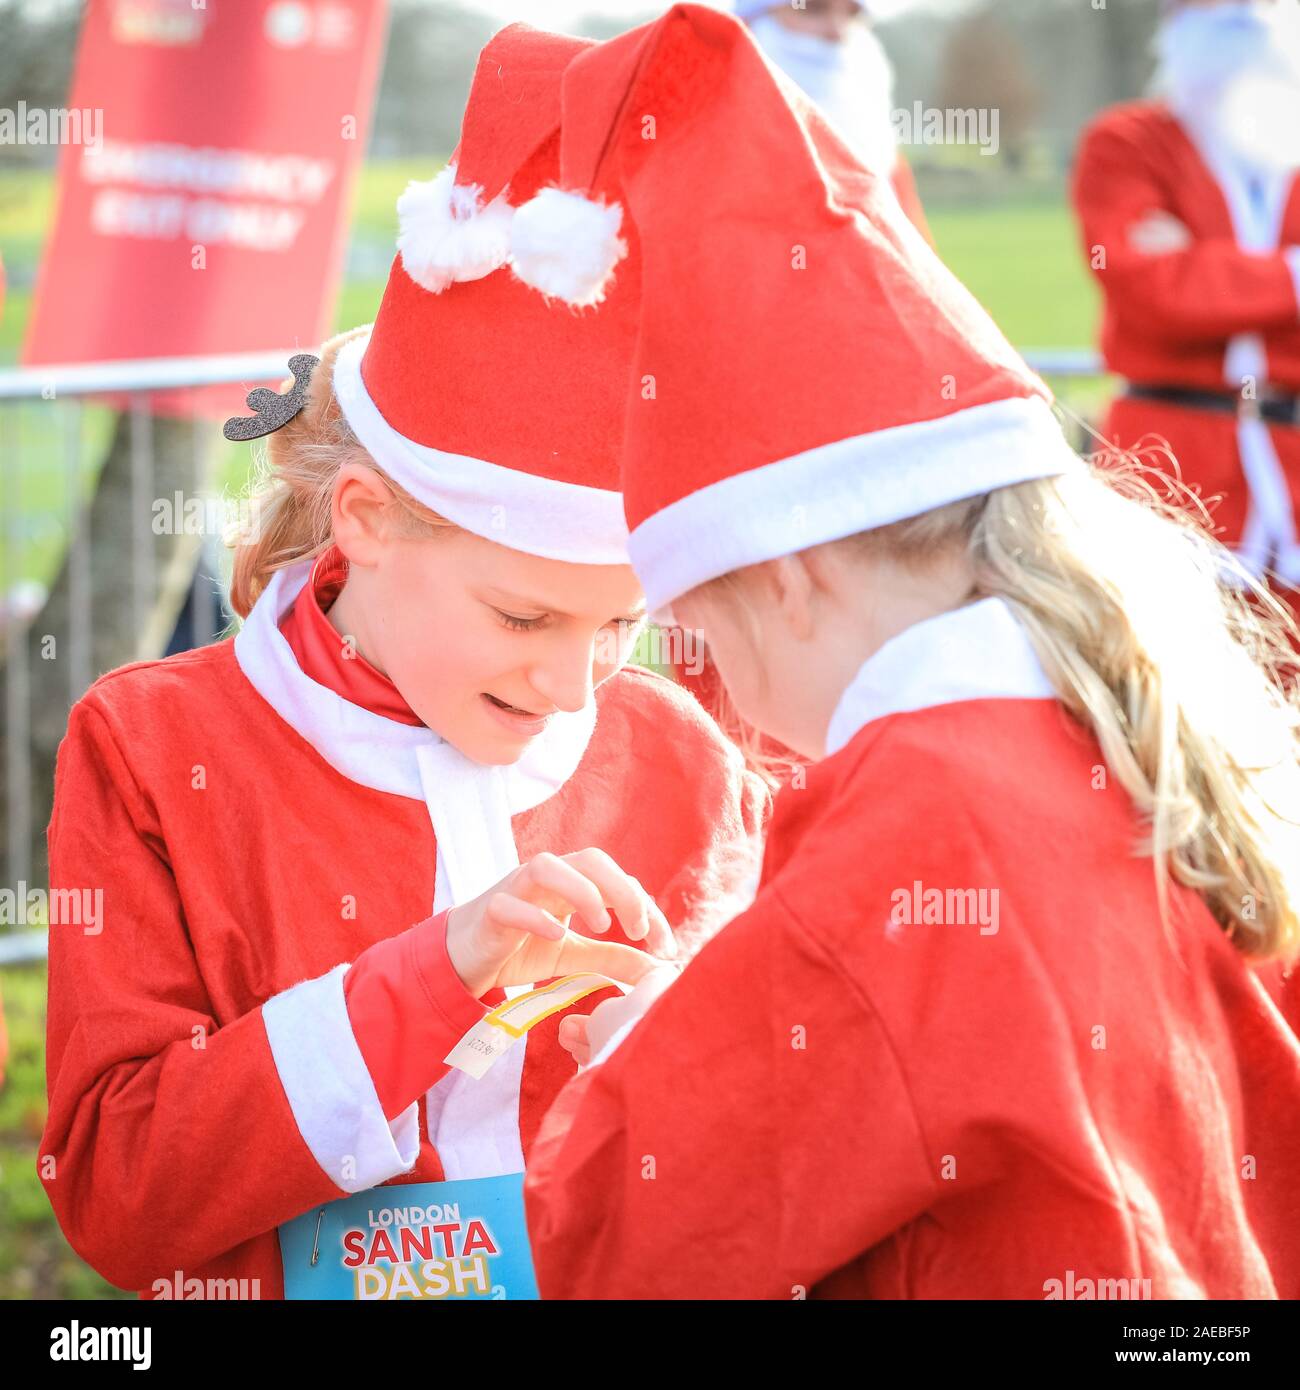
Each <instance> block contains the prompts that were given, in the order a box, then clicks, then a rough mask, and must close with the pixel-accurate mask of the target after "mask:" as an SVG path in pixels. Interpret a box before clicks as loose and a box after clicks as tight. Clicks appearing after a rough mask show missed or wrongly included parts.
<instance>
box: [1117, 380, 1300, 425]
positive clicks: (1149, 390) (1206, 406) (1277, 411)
mask: <svg viewBox="0 0 1300 1390" xmlns="http://www.w3.org/2000/svg"><path fill="white" fill-rule="evenodd" d="M1124 394H1125V395H1126V396H1128V397H1130V398H1132V399H1134V400H1141V401H1165V402H1167V403H1168V404H1169V405H1182V406H1187V407H1188V408H1190V409H1192V410H1218V411H1221V412H1223V413H1224V414H1226V415H1258V416H1259V417H1260V418H1261V419H1263V420H1268V421H1269V422H1270V423H1271V424H1275V425H1295V426H1297V427H1300V396H1289V395H1282V394H1280V393H1273V394H1270V395H1268V396H1265V397H1264V398H1263V399H1262V400H1255V399H1251V398H1247V397H1244V396H1239V395H1234V394H1232V393H1230V392H1226V391H1198V390H1196V389H1195V388H1193V387H1189V386H1142V385H1138V384H1135V383H1132V382H1130V383H1129V385H1128V386H1126V387H1125V389H1124Z"/></svg>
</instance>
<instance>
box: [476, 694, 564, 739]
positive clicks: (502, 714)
mask: <svg viewBox="0 0 1300 1390" xmlns="http://www.w3.org/2000/svg"><path fill="white" fill-rule="evenodd" d="M483 701H484V703H485V704H486V706H487V709H488V712H489V713H490V714H491V715H492V716H493V718H494V719H496V720H497V721H498V722H499V723H502V724H504V725H505V726H506V728H508V729H511V730H512V731H513V732H515V733H521V734H540V733H541V732H542V730H543V729H544V728H546V724H547V721H548V720H549V719H550V717H551V716H550V715H549V714H534V713H533V711H532V710H527V709H520V708H519V706H518V705H509V704H507V703H506V702H505V701H504V700H499V699H497V697H496V696H495V695H489V694H488V693H487V691H484V692H483Z"/></svg>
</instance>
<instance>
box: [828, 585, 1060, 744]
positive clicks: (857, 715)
mask: <svg viewBox="0 0 1300 1390" xmlns="http://www.w3.org/2000/svg"><path fill="white" fill-rule="evenodd" d="M1055 698H1056V690H1055V688H1054V687H1053V685H1052V683H1051V681H1049V680H1048V679H1047V674H1046V672H1045V671H1044V670H1043V667H1042V663H1041V662H1040V661H1039V660H1038V654H1037V652H1035V650H1034V647H1033V644H1032V643H1031V642H1030V640H1029V634H1028V633H1027V632H1026V631H1025V629H1024V627H1023V626H1022V625H1021V623H1020V621H1019V619H1018V618H1017V617H1016V615H1015V613H1014V612H1013V611H1012V608H1011V605H1010V604H1009V603H1007V601H1006V600H1005V599H1002V598H984V599H980V600H979V601H978V602H976V603H971V604H967V605H966V607H964V608H954V609H953V610H952V611H951V612H948V613H940V614H939V615H938V617H935V618H927V619H926V620H925V621H924V622H920V623H914V624H913V625H912V626H911V627H909V628H904V630H903V631H902V632H900V633H899V634H898V635H897V636H896V637H891V638H890V639H889V641H888V642H886V643H885V644H884V646H883V647H881V648H879V650H877V651H875V652H873V653H872V655H871V656H869V657H868V658H867V659H866V661H864V662H863V663H862V665H861V667H859V669H858V673H857V675H856V676H854V677H853V679H852V680H851V681H850V682H849V685H848V688H847V689H846V690H845V691H844V694H843V695H841V696H840V700H839V703H838V704H837V705H836V706H835V713H834V714H832V715H831V722H830V725H829V726H828V728H827V730H826V756H827V757H828V758H829V757H830V756H831V755H832V754H833V753H838V752H839V751H840V749H841V748H843V747H844V746H845V744H847V743H848V742H849V740H850V739H851V738H853V736H854V735H855V734H856V733H857V732H858V730H859V729H862V728H864V727H865V726H866V725H868V724H870V723H871V722H872V721H873V720H876V719H883V718H885V716H886V715H890V714H904V713H908V712H910V711H913V710H920V709H929V708H930V707H931V706H932V705H948V704H955V703H956V702H958V701H961V700H1052V699H1055Z"/></svg>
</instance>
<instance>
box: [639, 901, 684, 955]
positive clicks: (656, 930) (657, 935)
mask: <svg viewBox="0 0 1300 1390" xmlns="http://www.w3.org/2000/svg"><path fill="white" fill-rule="evenodd" d="M649 915H650V930H649V931H648V932H647V933H646V943H645V944H646V947H647V948H648V949H649V950H651V951H653V952H654V953H655V955H657V956H659V957H661V958H662V959H664V960H676V959H677V938H676V937H675V936H674V935H673V929H672V927H670V926H669V925H668V918H667V917H665V916H664V914H663V912H662V911H661V910H660V908H659V904H658V903H657V902H655V900H654V899H653V898H651V899H650V900H649Z"/></svg>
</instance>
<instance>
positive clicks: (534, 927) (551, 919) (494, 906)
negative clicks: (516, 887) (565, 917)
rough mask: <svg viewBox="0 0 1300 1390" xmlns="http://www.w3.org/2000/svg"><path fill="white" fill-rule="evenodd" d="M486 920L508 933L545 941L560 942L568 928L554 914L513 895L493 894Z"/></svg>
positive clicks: (487, 907) (486, 908)
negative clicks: (518, 933) (520, 932)
mask: <svg viewBox="0 0 1300 1390" xmlns="http://www.w3.org/2000/svg"><path fill="white" fill-rule="evenodd" d="M483 916H484V920H485V921H486V922H488V923H489V924H490V925H491V926H493V927H496V928H498V929H503V930H506V931H522V932H528V933H529V934H530V935H532V936H540V937H541V938H542V939H543V940H544V941H559V940H561V939H562V938H563V936H564V934H565V932H566V931H567V930H568V928H567V927H566V926H565V925H564V923H563V922H561V921H560V919H559V918H558V917H556V916H555V915H554V914H553V913H550V912H547V911H546V909H545V908H544V907H538V906H537V905H536V903H528V902H525V901H524V900H523V899H522V898H517V897H515V896H514V894H512V893H508V892H499V893H493V895H492V896H491V897H490V898H489V899H488V901H487V906H486V907H485V909H484V913H483Z"/></svg>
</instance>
